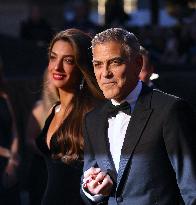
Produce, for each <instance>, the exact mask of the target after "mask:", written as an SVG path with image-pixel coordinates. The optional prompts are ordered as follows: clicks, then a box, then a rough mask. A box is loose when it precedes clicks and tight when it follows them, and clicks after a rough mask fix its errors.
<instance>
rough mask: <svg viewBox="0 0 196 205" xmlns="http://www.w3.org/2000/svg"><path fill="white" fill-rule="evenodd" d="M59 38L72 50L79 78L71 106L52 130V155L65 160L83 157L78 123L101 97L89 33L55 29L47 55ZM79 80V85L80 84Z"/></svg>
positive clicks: (80, 124)
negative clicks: (54, 138)
mask: <svg viewBox="0 0 196 205" xmlns="http://www.w3.org/2000/svg"><path fill="white" fill-rule="evenodd" d="M59 40H63V41H66V42H69V43H70V44H71V45H72V47H73V50H74V54H75V56H74V58H75V59H74V62H75V65H76V67H77V68H78V69H79V70H80V73H81V78H80V82H76V83H78V85H77V88H78V89H77V91H76V95H75V97H74V98H73V100H72V105H71V106H72V109H71V112H70V114H69V115H68V116H67V117H64V120H63V122H62V124H61V126H60V127H59V129H58V130H57V131H56V132H55V135H56V136H57V144H58V148H59V149H58V150H60V152H57V153H55V154H53V157H54V158H55V159H59V158H61V159H63V161H64V162H65V163H70V162H72V161H74V160H77V159H80V160H82V159H83V146H84V143H83V135H82V127H83V123H84V116H85V114H86V113H87V112H88V111H90V110H91V109H92V108H93V107H94V105H95V102H96V100H101V99H103V95H102V92H101V90H100V89H99V87H98V84H97V82H96V79H95V76H94V72H93V65H92V54H91V37H90V36H89V35H87V34H86V33H84V32H82V31H80V30H78V29H67V30H65V31H61V32H59V33H57V35H56V36H55V37H54V38H53V40H52V41H51V44H50V46H49V55H50V53H51V51H52V48H53V45H54V44H55V42H57V41H59ZM81 83H82V88H81V87H80V84H81ZM64 114H66V113H64ZM64 116H65V115H64Z"/></svg>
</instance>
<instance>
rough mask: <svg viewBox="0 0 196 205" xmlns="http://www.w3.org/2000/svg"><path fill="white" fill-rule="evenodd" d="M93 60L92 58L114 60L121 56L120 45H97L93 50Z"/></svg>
mask: <svg viewBox="0 0 196 205" xmlns="http://www.w3.org/2000/svg"><path fill="white" fill-rule="evenodd" d="M92 53H93V59H94V58H101V59H102V58H104V59H105V58H114V57H121V56H122V53H123V52H122V46H121V45H120V44H113V43H111V42H110V43H104V44H97V45H96V46H95V47H94V48H93V49H92Z"/></svg>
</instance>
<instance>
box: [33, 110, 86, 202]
mask: <svg viewBox="0 0 196 205" xmlns="http://www.w3.org/2000/svg"><path fill="white" fill-rule="evenodd" d="M54 113H55V107H54V108H53V110H52V113H51V114H50V116H49V117H48V118H47V120H46V122H45V125H44V128H43V130H42V132H41V134H40V135H39V136H38V138H37V140H36V142H37V145H38V147H39V149H40V150H41V152H42V153H43V155H44V159H45V162H46V166H47V171H48V181H47V187H46V190H45V193H44V196H43V200H42V205H82V204H83V202H82V199H81V197H80V180H81V175H82V173H83V162H81V161H79V160H78V161H74V162H72V163H71V164H65V163H63V162H62V161H61V159H53V158H52V157H51V156H52V153H56V152H57V151H58V146H57V143H56V136H55V135H53V136H52V138H51V141H50V149H49V148H48V146H47V144H46V134H47V131H48V128H49V125H50V123H51V121H52V118H53V117H54ZM38 169H39V167H38Z"/></svg>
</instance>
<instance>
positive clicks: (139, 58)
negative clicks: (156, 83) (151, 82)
mask: <svg viewBox="0 0 196 205" xmlns="http://www.w3.org/2000/svg"><path fill="white" fill-rule="evenodd" d="M135 64H136V72H137V75H139V73H140V71H141V69H142V66H143V58H142V55H140V54H138V55H137V56H136V57H135Z"/></svg>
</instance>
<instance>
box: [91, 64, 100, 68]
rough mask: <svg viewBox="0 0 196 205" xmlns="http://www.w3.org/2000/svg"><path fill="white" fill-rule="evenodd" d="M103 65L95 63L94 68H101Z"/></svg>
mask: <svg viewBox="0 0 196 205" xmlns="http://www.w3.org/2000/svg"><path fill="white" fill-rule="evenodd" d="M101 65H102V64H101V63H93V66H94V67H95V68H100V67H101Z"/></svg>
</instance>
